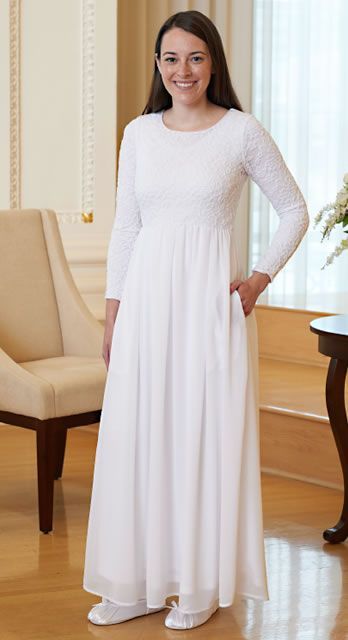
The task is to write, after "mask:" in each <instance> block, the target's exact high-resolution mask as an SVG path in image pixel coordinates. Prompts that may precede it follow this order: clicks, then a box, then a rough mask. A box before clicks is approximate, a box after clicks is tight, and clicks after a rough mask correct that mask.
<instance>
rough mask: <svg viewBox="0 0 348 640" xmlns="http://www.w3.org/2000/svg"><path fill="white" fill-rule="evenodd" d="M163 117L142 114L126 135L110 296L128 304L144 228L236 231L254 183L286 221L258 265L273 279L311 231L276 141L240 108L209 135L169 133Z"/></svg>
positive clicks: (121, 156)
mask: <svg viewBox="0 0 348 640" xmlns="http://www.w3.org/2000/svg"><path fill="white" fill-rule="evenodd" d="M162 113H163V112H157V113H150V114H146V115H140V116H138V117H136V118H134V119H133V120H132V121H131V122H129V123H128V124H127V126H126V127H125V129H124V134H123V139H122V142H121V147H120V153H119V165H118V178H117V196H116V215H115V220H114V225H113V229H112V234H111V239H110V243H109V250H108V258H107V285H106V292H105V297H106V298H116V299H118V300H120V299H121V295H122V290H123V284H124V280H125V277H126V273H127V269H128V264H129V260H130V257H131V253H132V250H133V247H134V243H135V240H136V238H137V235H138V233H139V231H140V229H141V227H142V226H145V225H157V224H160V225H165V226H170V225H174V226H176V225H183V224H205V225H211V226H214V227H224V228H226V227H227V228H229V229H231V230H233V224H234V219H235V215H236V211H237V206H238V202H239V199H240V195H241V192H242V189H243V186H244V184H245V182H246V180H247V178H248V176H250V177H251V179H252V180H253V181H254V182H255V183H256V184H258V185H259V187H260V188H261V190H262V192H263V193H264V194H265V195H266V197H267V198H268V199H269V201H270V202H271V204H272V206H273V207H274V209H275V211H276V212H277V214H278V216H279V225H278V229H277V231H276V232H275V234H274V236H273V238H272V241H271V243H270V245H269V247H268V248H267V250H266V252H265V253H264V255H263V256H262V257H261V259H260V260H259V261H258V262H257V264H255V265H254V266H253V271H260V272H262V273H267V274H268V275H269V277H270V278H271V280H273V278H274V277H275V275H276V274H277V273H278V271H279V270H280V269H281V268H282V267H283V266H284V265H285V263H286V262H287V261H288V259H289V258H290V257H291V255H292V254H293V253H294V251H295V249H296V248H297V246H298V245H299V243H300V241H301V239H302V238H303V236H304V234H305V232H306V229H307V228H308V224H309V216H308V212H307V206H306V203H305V200H304V198H303V196H302V193H301V191H300V189H299V187H298V185H297V183H296V181H295V179H294V177H293V176H292V174H291V172H290V171H289V169H288V168H287V166H286V164H285V162H284V159H283V157H282V154H281V152H280V150H279V149H278V147H277V145H276V143H275V142H274V140H273V138H272V137H271V135H270V134H269V133H268V131H267V130H266V129H265V128H264V127H263V126H262V124H261V123H260V122H259V121H258V120H257V119H256V118H255V116H254V115H252V114H250V113H244V112H240V111H238V110H237V109H229V110H228V111H227V112H226V114H225V115H224V116H223V117H222V118H221V119H220V120H219V121H218V122H217V123H216V124H215V125H213V126H212V127H209V128H208V129H204V130H202V131H174V130H172V129H169V128H167V127H166V126H165V124H164V123H163V120H162Z"/></svg>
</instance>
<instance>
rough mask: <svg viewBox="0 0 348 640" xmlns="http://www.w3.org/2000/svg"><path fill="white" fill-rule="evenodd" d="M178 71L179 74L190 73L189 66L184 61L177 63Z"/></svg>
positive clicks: (185, 74)
mask: <svg viewBox="0 0 348 640" xmlns="http://www.w3.org/2000/svg"><path fill="white" fill-rule="evenodd" d="M178 73H179V75H180V76H187V75H191V69H190V66H189V64H188V63H187V62H186V61H184V62H180V63H179V69H178Z"/></svg>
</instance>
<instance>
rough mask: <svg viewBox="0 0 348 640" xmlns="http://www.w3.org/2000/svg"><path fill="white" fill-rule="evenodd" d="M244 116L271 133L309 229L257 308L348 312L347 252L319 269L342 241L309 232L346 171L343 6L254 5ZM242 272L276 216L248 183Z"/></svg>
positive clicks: (347, 80) (306, 0) (304, 1)
mask: <svg viewBox="0 0 348 640" xmlns="http://www.w3.org/2000/svg"><path fill="white" fill-rule="evenodd" d="M253 26H254V29H253V34H254V35H253V80H252V83H253V84H252V89H253V91H252V94H253V96H252V112H253V113H254V115H255V116H256V117H257V118H258V119H259V120H260V121H261V122H262V123H263V125H264V126H265V127H266V129H267V130H268V131H269V132H270V133H271V135H272V136H273V138H274V140H275V141H276V143H277V145H278V146H279V148H280V151H281V152H282V154H283V156H284V159H285V161H286V163H287V165H288V166H289V169H290V171H291V172H292V174H293V175H294V177H295V179H296V181H297V183H298V185H299V187H300V189H301V190H302V192H303V195H304V197H305V199H306V202H307V204H308V209H309V214H310V217H311V225H310V228H309V230H308V232H307V235H306V237H305V238H304V240H303V241H302V244H301V245H300V247H299V249H298V250H297V252H296V253H295V254H294V256H293V257H292V258H291V259H290V261H289V262H288V264H287V265H286V266H285V267H284V269H283V270H282V271H281V272H280V273H279V274H278V275H277V276H276V278H275V280H274V282H273V283H272V284H271V285H270V286H269V287H268V288H267V291H268V293H267V294H266V296H264V301H267V299H268V302H270V303H273V304H280V305H285V306H295V307H301V308H310V309H312V310H323V311H326V310H327V311H332V312H336V311H337V312H342V311H343V312H344V311H345V312H346V313H348V295H347V297H346V298H345V297H344V296H342V293H343V292H346V293H347V292H348V251H345V252H344V253H343V254H342V255H341V256H340V257H338V258H336V259H335V261H334V262H333V264H331V265H330V266H328V267H326V268H325V269H324V270H321V267H322V265H323V264H324V263H325V261H326V256H327V255H329V253H331V251H333V249H334V248H335V246H336V244H338V243H339V242H340V240H341V239H342V238H343V237H347V235H346V234H343V230H342V227H341V226H340V227H339V229H338V230H337V231H334V232H333V233H332V236H331V238H330V241H327V240H325V241H324V242H323V243H321V242H320V240H321V233H320V227H321V225H320V224H319V226H318V227H317V228H316V229H315V230H313V221H314V217H315V215H316V213H317V212H318V211H319V209H321V208H322V207H323V206H324V205H325V204H327V203H329V202H333V201H334V200H335V197H336V193H337V191H339V189H341V188H342V186H343V175H344V173H346V172H348V35H347V34H348V30H347V29H348V2H347V0H254V25H253ZM250 202H251V211H250V234H249V238H250V246H249V267H250V268H251V267H252V265H253V264H255V262H256V261H257V260H258V258H259V256H260V255H262V253H263V252H264V251H265V249H266V247H267V246H268V244H269V243H270V241H271V238H272V235H273V233H274V231H275V229H276V227H277V224H278V217H277V215H276V213H275V211H274V209H273V208H272V206H271V205H270V203H269V202H268V200H267V198H266V197H265V196H263V194H262V193H261V191H260V189H259V188H258V187H257V186H256V185H255V184H253V183H252V186H251V200H250Z"/></svg>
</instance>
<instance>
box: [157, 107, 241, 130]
mask: <svg viewBox="0 0 348 640" xmlns="http://www.w3.org/2000/svg"><path fill="white" fill-rule="evenodd" d="M165 111H166V109H162V110H161V111H159V112H158V113H159V120H160V125H161V127H162V129H165V130H166V131H170V132H171V133H184V134H185V133H204V132H205V131H211V130H212V129H215V127H217V126H218V125H219V124H220V122H222V121H223V120H224V119H225V118H226V117H227V115H228V114H229V113H230V111H231V109H227V110H226V113H224V115H223V116H222V117H221V118H220V119H219V120H218V121H217V122H215V124H212V125H211V127H207V128H206V129H196V130H195V131H182V130H181V129H170V128H169V127H167V125H166V124H164V122H163V114H164V112H165Z"/></svg>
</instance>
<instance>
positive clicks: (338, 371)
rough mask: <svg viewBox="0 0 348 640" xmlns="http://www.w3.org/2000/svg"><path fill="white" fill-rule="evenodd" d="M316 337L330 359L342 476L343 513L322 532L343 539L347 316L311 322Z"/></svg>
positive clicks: (329, 400)
mask: <svg viewBox="0 0 348 640" xmlns="http://www.w3.org/2000/svg"><path fill="white" fill-rule="evenodd" d="M310 330H311V331H313V333H316V334H318V336H319V346H318V349H319V352H320V353H323V354H324V355H325V356H329V357H330V358H331V360H330V364H329V369H328V372H327V378H326V406H327V412H328V416H329V419H330V424H331V429H332V433H333V435H334V438H335V442H336V447H337V450H338V454H339V457H340V461H341V467H342V473H343V479H344V500H343V508H342V514H341V517H340V519H339V521H338V522H337V524H336V525H335V526H334V527H332V528H331V529H326V530H325V531H324V532H323V537H324V539H325V540H327V542H331V543H334V544H335V543H337V542H344V540H345V539H346V538H347V537H348V423H347V414H346V407H345V393H344V389H345V380H346V374H347V367H348V315H337V316H326V317H323V318H317V319H316V320H312V322H310Z"/></svg>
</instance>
